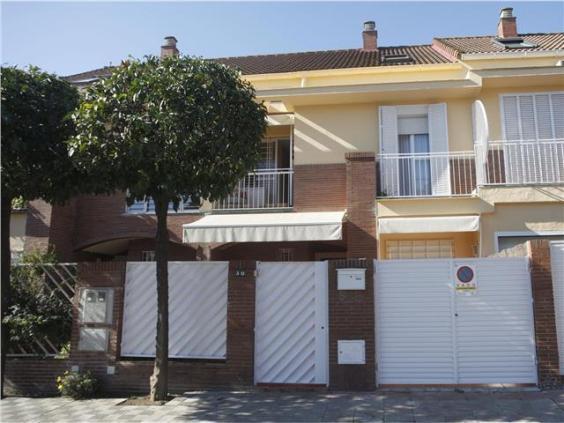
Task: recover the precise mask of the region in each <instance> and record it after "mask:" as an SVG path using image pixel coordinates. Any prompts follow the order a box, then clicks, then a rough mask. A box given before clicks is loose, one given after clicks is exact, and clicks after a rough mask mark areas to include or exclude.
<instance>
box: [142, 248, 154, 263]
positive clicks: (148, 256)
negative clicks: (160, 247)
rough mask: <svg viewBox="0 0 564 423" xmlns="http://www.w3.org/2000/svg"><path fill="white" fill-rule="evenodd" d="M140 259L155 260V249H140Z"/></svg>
mask: <svg viewBox="0 0 564 423" xmlns="http://www.w3.org/2000/svg"><path fill="white" fill-rule="evenodd" d="M141 261H155V251H153V250H149V251H141Z"/></svg>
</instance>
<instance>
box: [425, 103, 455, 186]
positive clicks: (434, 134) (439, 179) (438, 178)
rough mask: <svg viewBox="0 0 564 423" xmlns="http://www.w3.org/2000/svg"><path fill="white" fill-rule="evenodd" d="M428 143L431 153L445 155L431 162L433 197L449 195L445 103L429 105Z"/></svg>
mask: <svg viewBox="0 0 564 423" xmlns="http://www.w3.org/2000/svg"><path fill="white" fill-rule="evenodd" d="M429 141H430V150H431V153H445V154H444V155H443V156H438V157H435V158H434V159H433V160H432V161H431V162H432V163H431V182H432V191H433V195H450V170H449V169H450V166H449V159H448V155H447V154H446V153H448V128H447V107H446V103H439V104H430V105H429Z"/></svg>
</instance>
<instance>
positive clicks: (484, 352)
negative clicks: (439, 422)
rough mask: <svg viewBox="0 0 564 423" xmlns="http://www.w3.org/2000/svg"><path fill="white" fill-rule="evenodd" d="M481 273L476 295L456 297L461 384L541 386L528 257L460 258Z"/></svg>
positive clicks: (459, 262) (457, 346)
mask: <svg viewBox="0 0 564 423" xmlns="http://www.w3.org/2000/svg"><path fill="white" fill-rule="evenodd" d="M467 263H471V264H473V265H474V266H475V269H476V278H477V281H478V289H477V291H476V293H475V294H474V295H460V294H457V295H456V314H457V317H456V319H455V320H456V338H457V342H456V352H457V355H458V357H457V361H458V378H459V380H458V382H459V383H462V384H472V383H480V384H498V383H506V384H510V383H536V382H537V368H536V363H535V343H534V321H533V304H532V293H531V279H530V275H529V270H528V260H527V258H525V257H516V258H513V257H511V258H488V259H474V260H455V266H456V265H457V264H467Z"/></svg>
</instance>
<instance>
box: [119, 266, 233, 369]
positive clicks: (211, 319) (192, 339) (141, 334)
mask: <svg viewBox="0 0 564 423" xmlns="http://www.w3.org/2000/svg"><path fill="white" fill-rule="evenodd" d="M228 267H229V263H228V262H171V263H169V265H168V273H169V275H168V277H169V280H168V283H169V356H170V357H173V358H208V359H223V358H225V355H226V348H227V346H226V344H227V276H228ZM156 319H157V284H156V269H155V263H154V262H129V263H127V272H126V280H125V302H124V317H123V331H122V341H121V354H122V355H123V356H129V357H153V356H154V355H155V333H156Z"/></svg>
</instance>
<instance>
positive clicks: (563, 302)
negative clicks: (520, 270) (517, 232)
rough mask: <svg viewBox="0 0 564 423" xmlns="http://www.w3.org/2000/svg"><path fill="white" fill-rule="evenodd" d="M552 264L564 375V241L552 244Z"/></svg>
mask: <svg viewBox="0 0 564 423" xmlns="http://www.w3.org/2000/svg"><path fill="white" fill-rule="evenodd" d="M550 262H551V265H552V291H553V293H554V311H555V317H556V332H557V334H558V353H559V357H560V374H561V375H564V241H553V242H551V243H550Z"/></svg>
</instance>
